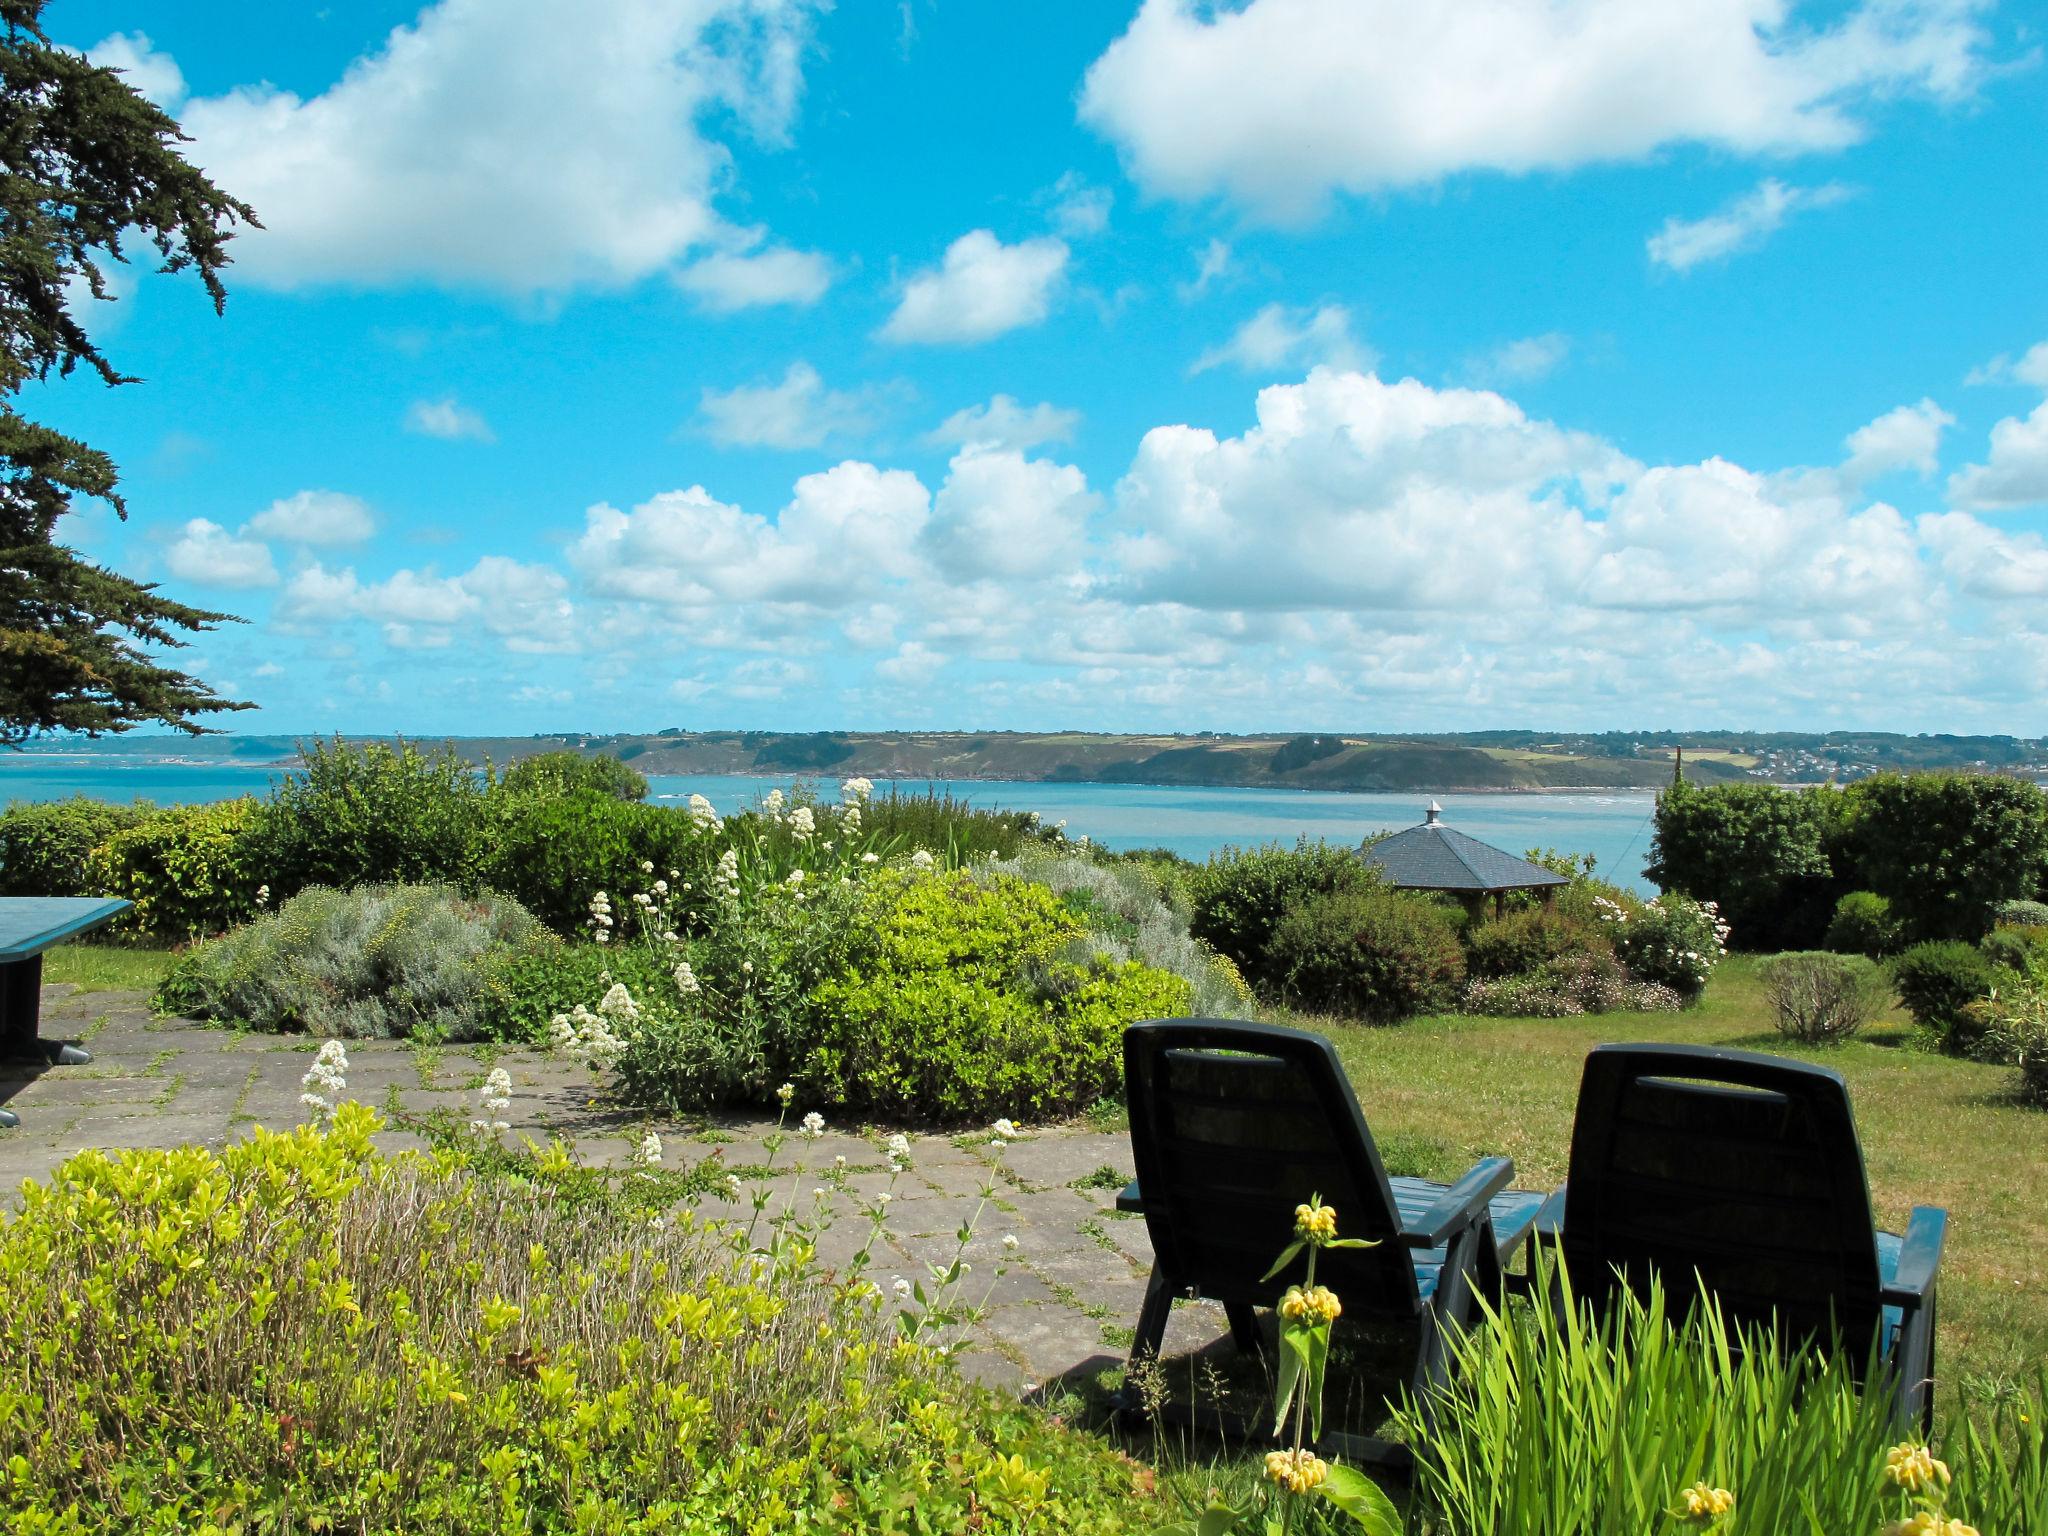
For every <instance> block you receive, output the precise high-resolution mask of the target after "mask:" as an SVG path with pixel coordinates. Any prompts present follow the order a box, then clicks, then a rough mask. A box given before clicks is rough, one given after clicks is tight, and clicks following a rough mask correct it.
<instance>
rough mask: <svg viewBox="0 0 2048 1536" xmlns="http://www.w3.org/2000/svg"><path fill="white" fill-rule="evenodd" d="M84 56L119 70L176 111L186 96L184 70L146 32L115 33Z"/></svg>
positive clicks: (101, 64) (144, 91)
mask: <svg viewBox="0 0 2048 1536" xmlns="http://www.w3.org/2000/svg"><path fill="white" fill-rule="evenodd" d="M85 56H86V57H87V58H88V59H91V60H92V61H93V63H95V64H97V65H99V66H100V67H101V68H103V69H118V70H119V71H120V72H121V74H122V76H123V78H125V79H126V80H127V82H128V83H129V84H130V85H132V86H134V87H135V89H136V90H138V91H140V92H141V93H142V94H143V95H145V96H147V97H148V98H149V99H150V100H151V101H153V102H155V103H156V104H157V105H158V106H160V107H162V108H163V109H164V110H165V111H166V112H176V111H177V110H178V104H179V103H180V102H182V101H183V100H184V99H185V72H184V71H183V70H181V69H179V68H178V61H177V60H176V59H174V58H172V57H171V56H170V55H169V54H168V53H160V52H159V51H158V50H157V47H156V45H155V44H154V43H152V42H151V41H150V40H149V34H148V33H147V32H116V33H114V34H113V35H112V36H111V37H103V38H101V39H100V40H99V41H98V42H97V43H94V44H93V45H92V47H90V48H88V49H87V50H86V52H85Z"/></svg>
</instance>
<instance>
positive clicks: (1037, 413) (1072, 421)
mask: <svg viewBox="0 0 2048 1536" xmlns="http://www.w3.org/2000/svg"><path fill="white" fill-rule="evenodd" d="M1080 424H1081V413H1080V412H1079V411H1073V410H1068V409H1066V408H1065V407H1064V406H1058V405H1053V404H1052V403H1051V402H1049V401H1043V400H1041V401H1040V402H1039V403H1038V404H1037V405H1033V406H1028V407H1027V406H1023V405H1019V404H1018V403H1017V402H1016V401H1015V400H1014V399H1012V398H1011V397H1010V396H1008V395H995V396H993V397H991V398H990V400H989V402H988V404H986V405H970V406H968V407H966V408H965V409H964V410H958V411H955V412H954V413H953V414H952V415H950V416H948V417H947V418H946V419H945V420H944V421H942V422H940V423H939V424H938V426H937V427H935V428H933V429H932V430H931V431H930V432H928V433H926V434H925V441H926V442H927V443H930V444H931V445H932V446H934V447H939V448H1015V449H1025V448H1035V447H1037V446H1038V445H1039V444H1040V443H1064V442H1068V441H1070V440H1072V438H1073V436H1074V429H1075V428H1076V427H1078V426H1080Z"/></svg>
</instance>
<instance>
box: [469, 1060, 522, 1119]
mask: <svg viewBox="0 0 2048 1536" xmlns="http://www.w3.org/2000/svg"><path fill="white" fill-rule="evenodd" d="M476 1103H477V1108H478V1109H479V1110H480V1111H482V1113H481V1114H480V1115H479V1116H478V1117H477V1118H476V1119H474V1120H472V1121H470V1122H469V1128H470V1129H471V1130H472V1131H475V1132H476V1133H477V1134H478V1135H479V1136H494V1135H497V1134H498V1133H499V1132H502V1131H509V1130H511V1129H512V1127H511V1126H510V1125H508V1124H506V1122H505V1118H504V1116H505V1111H506V1110H507V1109H509V1108H510V1107H511V1104H512V1074H511V1073H509V1072H507V1071H506V1070H505V1069H504V1068H503V1067H493V1068H491V1070H490V1073H489V1075H487V1076H486V1077H485V1078H484V1084H483V1086H482V1087H481V1088H479V1089H477V1091H476Z"/></svg>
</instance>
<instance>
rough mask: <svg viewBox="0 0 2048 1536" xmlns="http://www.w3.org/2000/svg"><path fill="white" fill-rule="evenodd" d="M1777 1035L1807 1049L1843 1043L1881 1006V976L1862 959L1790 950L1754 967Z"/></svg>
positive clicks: (1881, 974) (1820, 951)
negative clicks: (1770, 1010)
mask: <svg viewBox="0 0 2048 1536" xmlns="http://www.w3.org/2000/svg"><path fill="white" fill-rule="evenodd" d="M1757 978H1758V979H1759V980H1760V981H1761V982H1762V983H1763V988H1764V997H1765V999H1766V1000H1767V1001H1768V1002H1769V1003H1770V1005H1771V1009H1772V1012H1773V1013H1774V1014H1775V1016H1776V1021H1777V1025H1778V1033H1779V1034H1781V1035H1784V1036H1786V1037H1787V1038H1789V1039H1793V1040H1799V1041H1803V1042H1805V1043H1807V1044H1809V1045H1825V1044H1828V1043H1830V1042H1832V1041H1836V1040H1846V1039H1848V1038H1849V1037H1850V1036H1851V1035H1853V1034H1855V1033H1856V1032H1857V1031H1858V1030H1860V1029H1862V1028H1863V1026H1864V1025H1866V1024H1868V1023H1869V1022H1870V1020H1871V1018H1872V1017H1873V1016H1874V1015H1875V1014H1876V1013H1877V1010H1878V1009H1879V1008H1880V1007H1882V1006H1883V1003H1884V973H1883V972H1882V971H1881V970H1879V969H1878V967H1877V964H1876V962H1875V961H1873V960H1871V959H1869V958H1868V957H1867V956H1864V955H1838V954H1835V953H1833V952H1832V951H1829V950H1789V951H1787V952H1786V953H1784V954H1781V955H1772V956H1770V957H1769V958H1767V959H1765V960H1763V961H1762V962H1761V963H1759V964H1758V966H1757Z"/></svg>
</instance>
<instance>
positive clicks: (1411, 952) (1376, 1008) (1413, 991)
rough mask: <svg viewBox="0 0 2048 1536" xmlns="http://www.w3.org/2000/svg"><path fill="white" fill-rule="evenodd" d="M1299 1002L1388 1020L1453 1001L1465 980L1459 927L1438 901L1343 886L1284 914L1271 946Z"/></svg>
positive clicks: (1292, 998)
mask: <svg viewBox="0 0 2048 1536" xmlns="http://www.w3.org/2000/svg"><path fill="white" fill-rule="evenodd" d="M1268 963H1269V965H1270V966H1271V968H1272V970H1273V971H1274V972H1276V973H1277V974H1278V976H1279V982H1280V989H1281V994H1282V996H1283V997H1284V998H1285V999H1286V1000H1287V1002H1288V1004H1289V1005H1290V1006H1293V1007H1297V1008H1308V1009H1318V1010H1324V1011H1328V1012H1331V1013H1342V1014H1349V1015H1351V1016H1353V1017H1355V1018H1362V1019H1370V1020H1372V1021H1374V1022H1376V1023H1386V1022H1390V1021H1392V1020H1395V1019H1404V1018H1407V1017H1408V1016H1409V1015H1411V1014H1417V1013H1431V1012H1435V1011H1436V1010H1438V1009H1441V1008H1445V1007H1448V1006H1450V1004H1451V1003H1452V1002H1453V1001H1454V1000H1455V999H1456V997H1457V995H1458V987H1459V984H1460V983H1461V982H1463V981H1464V979H1465V954H1464V951H1463V950H1461V949H1460V948H1459V947H1458V936H1457V931H1456V929H1455V928H1454V927H1453V926H1452V924H1451V923H1450V921H1449V920H1448V919H1447V918H1446V917H1445V915H1444V914H1443V913H1442V911H1440V910H1439V909H1438V908H1437V907H1436V906H1435V905H1434V904H1433V903H1430V902H1427V901H1421V900H1418V899H1416V898H1415V897H1412V896H1403V895H1400V894H1398V893H1397V892H1394V891H1388V890H1382V889H1372V890H1339V891H1331V892H1329V893H1328V894H1326V895H1323V896H1319V897H1315V898H1313V899H1311V900H1309V901H1308V902H1306V903H1305V904H1304V905H1302V906H1299V907H1296V908H1294V909H1292V910H1291V911H1289V912H1288V913H1287V914H1286V915H1285V916H1284V917H1282V918H1281V920H1280V923H1279V926H1278V928H1277V929H1276V930H1275V931H1274V934H1273V939H1272V943H1271V946H1270V948H1269V950H1268Z"/></svg>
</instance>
